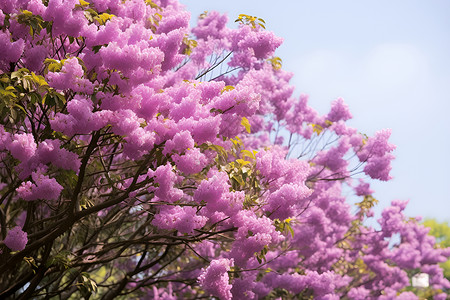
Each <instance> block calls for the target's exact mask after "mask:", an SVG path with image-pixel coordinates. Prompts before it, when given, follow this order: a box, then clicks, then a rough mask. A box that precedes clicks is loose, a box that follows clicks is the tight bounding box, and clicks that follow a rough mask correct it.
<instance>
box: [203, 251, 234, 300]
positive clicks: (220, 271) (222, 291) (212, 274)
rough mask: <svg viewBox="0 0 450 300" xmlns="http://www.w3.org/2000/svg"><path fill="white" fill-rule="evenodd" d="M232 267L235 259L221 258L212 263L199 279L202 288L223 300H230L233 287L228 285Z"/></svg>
mask: <svg viewBox="0 0 450 300" xmlns="http://www.w3.org/2000/svg"><path fill="white" fill-rule="evenodd" d="M232 266H233V259H226V258H221V259H215V260H213V261H211V263H210V264H209V266H208V267H207V268H206V269H205V270H203V273H202V274H201V275H200V277H199V283H200V286H201V287H202V288H203V289H205V291H207V292H208V293H210V294H212V295H214V296H217V297H219V299H221V300H230V299H231V298H232V295H231V288H232V285H231V284H229V283H228V281H229V277H228V273H227V272H228V271H229V270H230V268H231V267H232Z"/></svg>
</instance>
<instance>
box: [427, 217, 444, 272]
mask: <svg viewBox="0 0 450 300" xmlns="http://www.w3.org/2000/svg"><path fill="white" fill-rule="evenodd" d="M423 225H425V226H426V227H429V228H431V230H430V232H429V234H430V235H432V236H434V237H435V238H436V242H437V243H438V244H439V245H440V246H441V247H443V248H448V247H450V226H448V223H447V222H438V221H437V220H435V219H425V221H423ZM440 265H441V267H442V268H443V269H444V276H445V278H447V279H450V260H447V261H446V262H443V263H441V264H440Z"/></svg>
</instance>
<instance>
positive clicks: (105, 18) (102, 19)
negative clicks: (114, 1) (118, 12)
mask: <svg viewBox="0 0 450 300" xmlns="http://www.w3.org/2000/svg"><path fill="white" fill-rule="evenodd" d="M112 17H114V15H112V14H108V13H102V14H100V15H98V16H95V17H94V19H95V20H97V22H98V23H99V24H100V25H105V23H106V21H108V20H111V18H112Z"/></svg>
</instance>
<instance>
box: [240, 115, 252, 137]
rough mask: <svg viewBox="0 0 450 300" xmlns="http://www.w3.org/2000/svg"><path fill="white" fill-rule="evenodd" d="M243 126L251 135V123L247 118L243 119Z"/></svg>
mask: <svg viewBox="0 0 450 300" xmlns="http://www.w3.org/2000/svg"><path fill="white" fill-rule="evenodd" d="M241 125H242V126H244V127H245V130H246V131H247V132H248V133H250V122H249V121H248V119H247V118H246V117H242V120H241Z"/></svg>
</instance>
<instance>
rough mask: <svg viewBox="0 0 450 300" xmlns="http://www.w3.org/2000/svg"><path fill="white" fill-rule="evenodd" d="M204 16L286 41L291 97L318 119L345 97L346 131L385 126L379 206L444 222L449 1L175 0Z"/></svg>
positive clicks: (447, 204) (449, 141)
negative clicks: (257, 26)
mask: <svg viewBox="0 0 450 300" xmlns="http://www.w3.org/2000/svg"><path fill="white" fill-rule="evenodd" d="M180 2H181V3H183V4H185V5H186V7H187V9H188V10H189V11H190V12H191V16H192V22H191V24H195V23H196V18H197V16H198V15H199V14H200V13H202V12H203V11H205V10H207V11H211V10H216V11H219V12H223V13H227V15H228V16H229V19H230V26H234V25H233V24H231V23H233V21H234V19H236V17H237V16H238V15H239V14H240V13H245V14H248V15H253V16H257V17H261V18H263V19H264V20H265V21H266V25H267V26H266V27H267V29H268V30H270V31H273V32H275V33H276V34H277V35H278V36H280V37H282V38H284V43H283V45H282V46H281V47H280V48H279V49H278V50H277V52H276V55H277V56H279V57H281V58H282V59H283V68H284V69H285V70H288V71H292V72H294V74H295V75H294V78H293V80H292V82H291V83H292V84H293V85H295V86H296V91H295V94H296V95H297V96H298V95H300V94H301V93H305V94H308V95H309V96H310V98H309V101H310V102H309V103H310V105H311V106H312V107H314V108H315V109H316V110H318V111H319V112H321V113H326V112H327V109H328V107H329V104H330V102H331V101H332V100H334V99H336V98H337V97H342V98H344V100H345V102H346V103H347V104H348V105H349V107H350V110H351V112H352V114H353V116H354V118H353V119H352V120H351V121H350V123H349V124H350V125H351V126H353V127H356V128H358V129H359V130H360V131H361V132H365V133H367V134H369V135H371V134H373V133H374V132H376V131H377V130H380V129H382V128H391V129H392V132H393V133H392V136H391V142H392V143H394V144H396V145H397V149H396V151H395V155H396V157H397V158H396V160H395V161H394V163H393V170H392V173H391V174H392V175H393V176H394V179H393V180H391V181H390V182H380V183H376V184H373V185H372V186H373V188H374V189H375V190H376V193H375V195H374V196H375V197H376V198H377V199H379V200H380V204H379V206H380V207H385V206H387V205H388V204H389V203H390V201H391V200H394V199H402V200H409V201H410V202H409V207H408V208H407V210H406V212H407V213H408V214H409V215H411V216H416V215H421V216H423V217H434V218H437V219H438V220H440V221H444V220H446V221H450V174H449V173H450V123H449V122H450V118H449V117H448V115H449V112H450V59H449V56H450V34H449V29H450V1H447V0H427V1H421V0H395V1H392V0H377V1H355V0H353V1H349V0H341V1H335V0H322V1H303V0H301V1H266V0H259V1H256V0H241V1H236V0H227V1H211V0H209V1H207V0H190V1H189V0H180Z"/></svg>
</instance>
